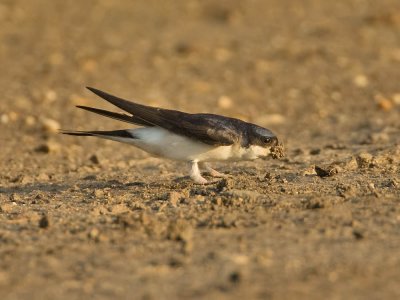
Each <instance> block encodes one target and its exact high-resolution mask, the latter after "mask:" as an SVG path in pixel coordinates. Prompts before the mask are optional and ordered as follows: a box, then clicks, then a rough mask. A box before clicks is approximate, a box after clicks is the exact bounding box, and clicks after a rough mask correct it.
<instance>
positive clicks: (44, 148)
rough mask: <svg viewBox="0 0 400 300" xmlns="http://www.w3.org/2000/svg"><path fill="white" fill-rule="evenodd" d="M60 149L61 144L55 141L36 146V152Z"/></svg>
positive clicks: (52, 151)
mask: <svg viewBox="0 0 400 300" xmlns="http://www.w3.org/2000/svg"><path fill="white" fill-rule="evenodd" d="M59 150H60V145H59V144H57V143H54V142H47V143H44V144H41V145H39V146H38V147H36V148H35V151H36V152H39V153H46V154H48V153H54V152H57V151H59Z"/></svg>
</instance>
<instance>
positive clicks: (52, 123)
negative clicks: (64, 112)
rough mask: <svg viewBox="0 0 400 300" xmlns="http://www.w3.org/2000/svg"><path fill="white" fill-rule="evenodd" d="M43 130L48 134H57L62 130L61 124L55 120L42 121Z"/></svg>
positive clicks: (46, 119)
mask: <svg viewBox="0 0 400 300" xmlns="http://www.w3.org/2000/svg"><path fill="white" fill-rule="evenodd" d="M41 123H42V126H43V129H44V130H46V131H48V132H57V131H58V130H59V129H60V124H59V123H58V122H57V121H56V120H53V119H48V118H44V119H42V120H41Z"/></svg>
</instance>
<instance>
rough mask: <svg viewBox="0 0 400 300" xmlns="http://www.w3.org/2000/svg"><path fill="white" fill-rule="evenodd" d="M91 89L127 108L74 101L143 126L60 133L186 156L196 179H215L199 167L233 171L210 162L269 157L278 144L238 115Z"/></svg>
mask: <svg viewBox="0 0 400 300" xmlns="http://www.w3.org/2000/svg"><path fill="white" fill-rule="evenodd" d="M87 89H88V90H90V91H91V92H93V93H94V94H96V95H97V96H99V97H101V98H103V99H104V100H106V101H108V102H109V103H111V104H113V105H115V106H116V107H118V108H119V109H121V110H123V111H124V113H119V112H112V111H108V110H103V109H99V108H94V107H88V106H82V105H77V106H76V107H78V108H80V109H83V110H86V111H89V112H92V113H95V114H99V115H102V116H105V117H109V118H112V119H116V120H119V121H124V122H127V123H131V124H134V125H138V126H140V127H138V128H133V129H123V130H112V131H73V130H60V133H62V134H67V135H73V136H93V137H98V138H103V139H108V140H113V141H117V142H122V143H126V144H129V145H132V146H135V147H137V148H139V149H141V150H144V151H145V152H147V153H149V154H150V155H152V156H155V157H160V158H166V159H170V160H175V161H184V162H188V163H189V164H190V172H189V175H190V178H191V179H192V180H193V181H194V182H195V183H197V184H209V183H212V182H215V181H208V180H207V179H206V178H204V177H203V176H202V173H201V171H200V168H203V169H204V170H206V171H207V172H208V173H209V175H210V176H212V177H227V176H229V175H227V174H223V173H220V172H218V171H216V170H214V169H213V168H212V167H211V166H210V165H209V164H208V163H209V162H215V161H247V160H255V159H257V158H262V159H265V158H267V157H268V156H270V154H271V149H272V148H273V147H275V146H277V145H278V144H279V140H278V138H277V136H276V135H275V134H274V133H273V132H272V131H271V130H269V129H267V128H263V127H261V126H258V125H256V124H252V123H249V122H245V121H242V120H240V119H236V118H231V117H226V116H222V115H217V114H210V113H195V114H192V113H186V112H182V111H178V110H171V109H164V108H159V107H152V106H147V105H143V104H139V103H136V102H132V101H128V100H125V99H122V98H119V97H116V96H113V95H111V94H109V93H106V92H103V91H101V90H98V89H95V88H92V87H87Z"/></svg>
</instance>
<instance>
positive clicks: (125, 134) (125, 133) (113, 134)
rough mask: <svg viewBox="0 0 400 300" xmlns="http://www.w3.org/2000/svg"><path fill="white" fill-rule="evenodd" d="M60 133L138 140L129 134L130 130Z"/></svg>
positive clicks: (62, 131) (64, 131)
mask: <svg viewBox="0 0 400 300" xmlns="http://www.w3.org/2000/svg"><path fill="white" fill-rule="evenodd" d="M60 133H62V134H67V135H75V136H97V137H104V138H128V139H136V137H135V136H134V135H133V134H132V133H131V132H129V130H112V131H99V130H95V131H70V130H60Z"/></svg>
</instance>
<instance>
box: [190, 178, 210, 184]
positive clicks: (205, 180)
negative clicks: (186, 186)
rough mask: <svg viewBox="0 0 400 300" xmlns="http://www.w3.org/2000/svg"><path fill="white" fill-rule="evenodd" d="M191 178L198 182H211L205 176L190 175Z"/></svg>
mask: <svg viewBox="0 0 400 300" xmlns="http://www.w3.org/2000/svg"><path fill="white" fill-rule="evenodd" d="M190 178H192V180H193V181H194V183H196V184H208V183H209V181H208V180H207V179H205V178H204V177H203V176H190Z"/></svg>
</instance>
